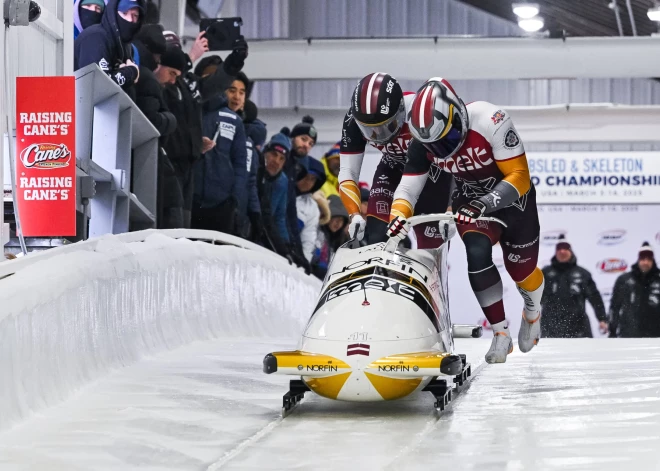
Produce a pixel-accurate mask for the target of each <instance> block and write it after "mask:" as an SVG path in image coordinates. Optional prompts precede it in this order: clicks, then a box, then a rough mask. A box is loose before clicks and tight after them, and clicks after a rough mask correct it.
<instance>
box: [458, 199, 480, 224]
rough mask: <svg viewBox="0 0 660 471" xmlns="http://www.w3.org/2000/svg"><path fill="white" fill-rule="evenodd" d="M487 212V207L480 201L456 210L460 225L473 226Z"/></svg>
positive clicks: (473, 201)
mask: <svg viewBox="0 0 660 471" xmlns="http://www.w3.org/2000/svg"><path fill="white" fill-rule="evenodd" d="M485 212H486V205H485V204H483V203H482V202H481V201H479V200H472V201H470V202H469V203H467V204H463V205H461V206H459V208H458V209H457V210H456V216H458V217H457V218H456V222H457V223H458V224H472V223H473V222H474V221H476V220H477V219H478V218H480V217H481V216H483V215H484V213H485Z"/></svg>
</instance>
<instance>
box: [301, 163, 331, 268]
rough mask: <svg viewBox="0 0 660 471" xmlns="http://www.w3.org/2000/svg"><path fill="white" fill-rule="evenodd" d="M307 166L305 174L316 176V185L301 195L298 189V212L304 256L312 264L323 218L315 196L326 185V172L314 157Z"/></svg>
mask: <svg viewBox="0 0 660 471" xmlns="http://www.w3.org/2000/svg"><path fill="white" fill-rule="evenodd" d="M305 164H306V165H305V167H304V168H305V173H311V174H314V176H316V183H315V184H314V186H313V187H312V189H311V190H310V191H308V192H306V193H301V192H300V191H299V190H298V189H296V193H297V194H298V196H297V197H296V211H297V213H298V229H299V230H300V242H301V243H302V250H303V255H304V256H305V258H306V259H307V261H309V262H311V261H312V256H313V255H314V248H315V246H316V239H317V237H318V230H319V219H320V217H321V211H320V210H319V205H318V204H317V203H316V201H315V200H314V197H313V194H314V193H315V192H316V191H318V190H319V189H320V188H321V187H322V186H323V184H324V183H325V172H324V170H323V164H322V163H321V162H319V161H318V160H316V159H314V158H312V157H308V159H307V161H306V162H305Z"/></svg>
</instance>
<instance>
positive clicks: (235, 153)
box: [192, 71, 248, 235]
mask: <svg viewBox="0 0 660 471" xmlns="http://www.w3.org/2000/svg"><path fill="white" fill-rule="evenodd" d="M205 73H213V72H211V71H205ZM204 111H205V113H204V118H203V125H204V128H203V133H204V136H205V137H207V138H209V139H211V140H212V141H213V142H215V143H216V145H215V146H214V147H213V148H212V149H210V150H208V151H207V152H206V153H205V154H204V156H203V158H202V159H201V160H199V161H197V162H195V166H194V172H195V188H194V197H193V209H192V227H193V228H194V229H209V230H214V231H221V232H225V233H227V234H233V235H240V234H239V229H240V228H242V227H243V225H244V224H245V222H244V220H245V218H246V216H247V201H248V192H247V176H248V169H247V146H246V137H245V128H244V127H243V122H242V121H241V118H240V117H239V116H238V114H236V113H234V112H233V111H232V110H230V109H229V108H228V107H227V99H226V98H225V97H224V96H223V95H219V96H216V97H214V98H212V99H210V100H207V101H206V102H205V103H204Z"/></svg>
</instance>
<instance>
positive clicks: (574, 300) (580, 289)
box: [541, 255, 607, 337]
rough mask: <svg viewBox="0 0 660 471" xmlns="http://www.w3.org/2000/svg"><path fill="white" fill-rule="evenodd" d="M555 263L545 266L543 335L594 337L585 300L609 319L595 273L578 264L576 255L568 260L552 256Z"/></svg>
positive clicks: (601, 319) (604, 317) (600, 317)
mask: <svg viewBox="0 0 660 471" xmlns="http://www.w3.org/2000/svg"><path fill="white" fill-rule="evenodd" d="M551 263H552V264H551V265H550V266H547V267H544V268H543V275H544V276H545V288H544V290H543V297H542V298H541V306H542V311H541V312H542V313H543V320H542V322H541V336H542V337H593V335H592V332H591V325H590V323H589V318H588V316H587V311H586V309H585V301H587V300H588V301H589V303H591V306H592V307H593V308H594V312H595V314H596V317H597V318H598V320H599V321H607V315H606V314H605V304H604V303H603V298H602V297H601V296H600V292H599V291H598V288H597V287H596V283H594V280H593V278H592V277H591V273H589V272H588V271H587V270H585V269H584V268H582V267H580V266H578V264H577V259H576V258H575V255H573V256H572V257H571V259H570V260H569V261H568V262H565V263H560V262H559V261H558V260H557V258H556V257H552V261H551Z"/></svg>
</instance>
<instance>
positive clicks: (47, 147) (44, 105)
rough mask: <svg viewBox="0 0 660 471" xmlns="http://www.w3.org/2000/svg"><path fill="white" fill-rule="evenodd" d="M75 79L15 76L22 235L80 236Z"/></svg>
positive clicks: (17, 157)
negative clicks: (78, 227) (78, 225)
mask: <svg viewBox="0 0 660 471" xmlns="http://www.w3.org/2000/svg"><path fill="white" fill-rule="evenodd" d="M75 96H76V83H75V78H74V77H17V78H16V186H17V188H16V193H17V195H16V196H17V201H18V208H19V212H20V217H21V226H22V229H23V235H24V236H26V237H40V236H73V235H76V188H75V184H76V156H75V148H76V137H75V106H76V105H75Z"/></svg>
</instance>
